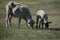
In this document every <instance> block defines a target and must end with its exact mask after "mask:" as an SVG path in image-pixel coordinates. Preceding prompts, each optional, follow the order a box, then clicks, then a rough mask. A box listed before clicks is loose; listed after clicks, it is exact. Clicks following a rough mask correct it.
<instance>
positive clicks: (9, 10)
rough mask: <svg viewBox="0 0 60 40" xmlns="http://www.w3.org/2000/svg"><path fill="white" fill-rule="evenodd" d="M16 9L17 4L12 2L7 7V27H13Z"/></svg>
mask: <svg viewBox="0 0 60 40" xmlns="http://www.w3.org/2000/svg"><path fill="white" fill-rule="evenodd" d="M14 7H16V2H14V1H10V2H9V3H8V4H7V5H6V27H8V26H9V27H10V26H11V17H12V9H13V8H14Z"/></svg>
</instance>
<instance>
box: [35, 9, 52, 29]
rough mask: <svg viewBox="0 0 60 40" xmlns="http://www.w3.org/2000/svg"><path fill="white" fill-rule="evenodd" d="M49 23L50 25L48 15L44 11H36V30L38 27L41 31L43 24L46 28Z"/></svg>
mask: <svg viewBox="0 0 60 40" xmlns="http://www.w3.org/2000/svg"><path fill="white" fill-rule="evenodd" d="M49 23H51V22H48V15H47V14H46V13H45V12H44V10H38V11H37V20H36V28H37V29H38V28H40V26H42V29H43V24H45V28H48V26H49ZM40 24H41V25H40Z"/></svg>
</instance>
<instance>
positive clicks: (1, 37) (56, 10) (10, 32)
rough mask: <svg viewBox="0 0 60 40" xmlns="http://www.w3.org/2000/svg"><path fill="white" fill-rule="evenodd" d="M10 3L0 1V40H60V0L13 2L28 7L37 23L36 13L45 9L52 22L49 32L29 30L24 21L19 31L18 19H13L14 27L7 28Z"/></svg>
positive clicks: (5, 0) (4, 0) (17, 0)
mask: <svg viewBox="0 0 60 40" xmlns="http://www.w3.org/2000/svg"><path fill="white" fill-rule="evenodd" d="M10 1H12V0H0V40H60V0H13V1H15V2H22V3H23V4H24V5H27V6H28V8H29V9H30V12H31V14H32V16H33V19H34V20H35V21H36V12H37V11H38V10H39V9H44V11H46V13H47V14H48V16H49V21H52V24H50V26H49V28H50V29H48V30H46V29H40V30H36V29H33V30H32V29H28V28H26V24H25V21H24V20H23V19H22V22H21V28H20V29H18V27H17V23H18V18H12V27H11V28H5V17H6V10H5V6H6V4H7V3H8V2H10ZM34 27H35V26H34Z"/></svg>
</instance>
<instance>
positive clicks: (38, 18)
mask: <svg viewBox="0 0 60 40" xmlns="http://www.w3.org/2000/svg"><path fill="white" fill-rule="evenodd" d="M38 22H39V17H38V16H37V20H36V28H37V29H38Z"/></svg>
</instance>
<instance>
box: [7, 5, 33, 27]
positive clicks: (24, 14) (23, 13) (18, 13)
mask: <svg viewBox="0 0 60 40" xmlns="http://www.w3.org/2000/svg"><path fill="white" fill-rule="evenodd" d="M10 12H12V13H10V14H9V13H8V14H9V15H10V16H9V17H8V18H7V20H8V19H9V25H8V26H11V18H12V17H13V16H14V17H17V18H18V19H19V22H18V28H19V27H20V23H21V19H22V18H23V19H24V20H25V21H26V24H27V27H30V26H31V27H32V28H33V25H34V21H33V19H32V15H31V14H30V11H29V9H28V7H26V6H25V5H23V4H22V5H16V6H15V7H14V8H11V11H10Z"/></svg>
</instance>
